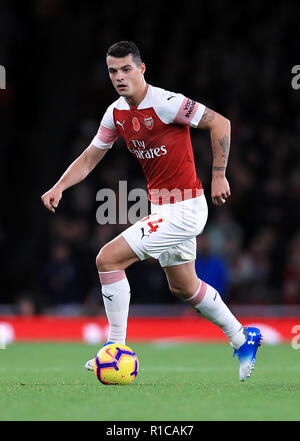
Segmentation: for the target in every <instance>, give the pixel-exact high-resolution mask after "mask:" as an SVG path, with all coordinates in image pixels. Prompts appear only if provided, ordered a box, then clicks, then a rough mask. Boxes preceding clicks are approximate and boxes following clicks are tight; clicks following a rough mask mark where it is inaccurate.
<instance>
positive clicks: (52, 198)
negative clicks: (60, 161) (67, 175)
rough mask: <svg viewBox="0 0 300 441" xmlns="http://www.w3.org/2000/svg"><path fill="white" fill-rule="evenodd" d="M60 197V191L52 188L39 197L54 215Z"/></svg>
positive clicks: (57, 188)
mask: <svg viewBox="0 0 300 441" xmlns="http://www.w3.org/2000/svg"><path fill="white" fill-rule="evenodd" d="M61 197H62V190H61V189H60V188H59V187H57V186H54V187H52V188H51V189H50V190H49V191H47V192H46V193H44V194H43V196H41V199H42V201H43V204H44V205H45V207H46V208H48V210H50V211H52V213H55V209H56V208H57V206H58V204H59V201H60V200H61Z"/></svg>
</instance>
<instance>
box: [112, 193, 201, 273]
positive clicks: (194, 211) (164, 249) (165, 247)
mask: <svg viewBox="0 0 300 441" xmlns="http://www.w3.org/2000/svg"><path fill="white" fill-rule="evenodd" d="M207 216H208V209H207V203H206V199H205V196H204V194H202V195H201V196H199V197H196V198H191V199H187V200H185V201H181V202H175V203H174V204H162V205H154V204H151V214H150V215H149V216H147V217H145V218H143V219H141V220H139V221H138V222H136V223H135V224H133V225H131V227H129V228H127V229H126V230H125V231H123V232H122V233H121V235H122V236H123V237H124V239H125V240H126V241H127V243H128V244H129V246H130V248H131V249H132V250H133V251H134V253H135V254H136V255H137V256H138V257H139V259H140V260H145V259H148V258H149V257H154V258H155V259H158V260H159V263H160V265H161V266H162V267H165V266H173V265H180V264H183V263H187V262H191V261H193V260H195V259H196V236H198V234H200V233H201V232H202V231H203V229H204V227H205V224H206V221H207Z"/></svg>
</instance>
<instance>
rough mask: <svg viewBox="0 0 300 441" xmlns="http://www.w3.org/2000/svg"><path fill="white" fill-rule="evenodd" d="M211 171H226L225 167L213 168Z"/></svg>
mask: <svg viewBox="0 0 300 441" xmlns="http://www.w3.org/2000/svg"><path fill="white" fill-rule="evenodd" d="M212 169H213V171H224V170H226V167H213V168H212Z"/></svg>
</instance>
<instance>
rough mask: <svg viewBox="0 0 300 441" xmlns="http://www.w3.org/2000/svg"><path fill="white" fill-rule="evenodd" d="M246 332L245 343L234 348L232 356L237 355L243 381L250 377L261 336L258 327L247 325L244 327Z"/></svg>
mask: <svg viewBox="0 0 300 441" xmlns="http://www.w3.org/2000/svg"><path fill="white" fill-rule="evenodd" d="M244 330H245V331H246V334H247V338H246V341H245V343H244V344H243V345H242V346H241V347H240V348H239V349H235V350H234V352H233V356H234V357H235V356H236V355H237V356H238V359H239V361H240V380H241V381H245V380H246V378H247V377H250V375H251V372H252V371H253V369H254V365H255V362H256V352H257V349H258V347H259V346H260V345H261V343H260V341H261V340H262V339H263V336H262V334H261V332H260V330H259V329H258V328H252V327H247V328H244Z"/></svg>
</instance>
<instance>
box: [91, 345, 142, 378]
mask: <svg viewBox="0 0 300 441" xmlns="http://www.w3.org/2000/svg"><path fill="white" fill-rule="evenodd" d="M138 370H139V362H138V358H137V356H136V354H135V352H134V351H133V350H132V349H131V348H130V347H129V346H126V345H121V344H119V343H112V344H109V345H105V346H103V348H102V349H100V351H99V352H98V354H97V355H96V357H95V358H94V372H95V375H96V377H97V378H98V380H99V381H101V383H103V384H130V383H132V382H133V380H134V379H135V377H136V376H137V374H138Z"/></svg>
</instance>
